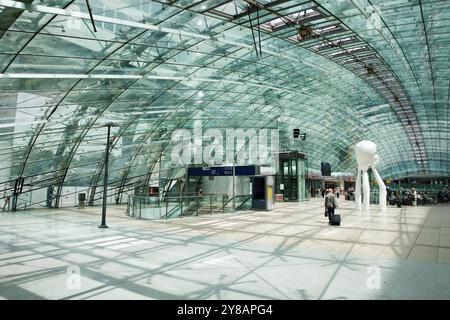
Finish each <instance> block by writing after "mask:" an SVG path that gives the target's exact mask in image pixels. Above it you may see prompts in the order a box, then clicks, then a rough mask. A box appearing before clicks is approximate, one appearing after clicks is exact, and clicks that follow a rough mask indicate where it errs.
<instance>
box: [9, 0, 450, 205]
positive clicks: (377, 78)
mask: <svg viewBox="0 0 450 320" xmlns="http://www.w3.org/2000/svg"><path fill="white" fill-rule="evenodd" d="M0 21H1V22H0V71H1V72H0V164H1V166H0V190H4V191H6V193H8V192H9V193H15V194H16V195H19V194H20V193H21V192H26V191H28V190H44V191H45V190H51V189H53V188H54V189H55V192H54V194H53V191H51V193H52V194H53V195H52V199H53V205H54V206H58V204H59V201H60V199H61V197H63V196H64V194H65V192H66V191H65V188H68V187H73V186H80V187H85V188H86V191H87V192H88V193H89V200H90V202H91V203H93V202H94V201H96V200H97V199H99V198H101V196H102V195H101V192H99V190H100V188H99V187H100V186H101V183H102V182H101V181H102V180H103V179H102V177H103V170H104V166H103V157H104V143H105V142H104V141H105V134H106V131H105V129H104V127H103V125H104V124H105V123H109V122H114V123H117V124H119V126H120V127H118V128H112V129H111V130H112V134H113V135H114V136H115V140H114V142H113V144H112V153H111V158H110V162H111V168H110V179H109V181H110V189H111V190H110V191H109V192H108V193H111V194H113V195H115V196H116V197H117V198H118V199H119V198H120V197H121V194H122V193H123V192H125V191H127V190H129V189H133V188H134V187H136V186H142V185H145V184H147V183H148V182H149V181H150V180H151V177H152V175H154V174H155V173H156V171H158V170H159V171H161V172H160V173H159V174H160V175H162V176H163V177H167V176H169V175H170V172H173V168H171V169H170V170H169V169H163V168H162V166H160V165H157V162H158V161H163V162H164V161H168V160H167V154H170V151H171V149H172V146H173V143H171V140H170V137H171V134H172V133H173V132H174V130H176V129H178V128H188V129H189V128H193V123H194V120H195V117H196V116H198V115H199V112H201V117H203V118H204V119H205V121H204V126H205V129H207V128H224V127H230V128H233V127H243V128H262V127H264V126H266V125H267V120H268V119H272V118H274V117H277V119H278V124H279V127H280V129H281V130H285V131H286V132H291V130H292V128H298V127H300V128H302V130H303V132H306V133H307V137H308V139H307V142H306V143H304V144H303V147H304V150H303V151H304V152H306V153H307V154H308V156H309V161H308V165H309V166H310V168H312V169H318V168H319V167H320V162H321V161H327V162H330V163H332V164H333V165H334V167H335V168H336V170H339V171H343V172H349V171H352V170H353V168H354V167H355V162H354V160H353V158H352V151H351V150H352V146H353V145H354V144H355V143H356V142H357V141H359V140H361V139H370V140H372V141H374V142H376V143H377V145H378V146H379V155H380V157H381V158H382V166H381V167H380V168H379V170H380V173H381V174H382V176H383V177H387V178H388V177H392V178H395V177H405V176H411V175H414V176H418V175H423V176H439V175H444V176H448V175H449V172H450V164H449V126H448V123H449V118H448V116H449V111H448V110H449V104H450V100H449V95H450V92H449V90H450V83H449V78H448V74H450V70H449V68H450V63H449V59H448V52H449V48H450V3H449V2H448V1H430V0H418V1H403V0H390V1H381V0H348V1H344V0H342V1H326V0H317V1H294V0H276V1H270V0H257V1H255V0H232V1H230V0H229V1H224V0H203V1H197V0H192V1H181V0H178V1H176V0H175V1H147V0H145V1H144V0H123V1H118V0H115V1H106V0H90V1H89V2H88V1H86V0H62V1H56V2H55V1H50V0H43V1H39V2H38V1H31V0H30V1H7V0H0ZM281 143H282V144H283V143H284V144H287V145H288V144H289V143H291V141H289V139H285V140H284V141H281ZM19 186H20V187H19ZM24 186H26V188H25V189H24ZM49 192H50V191H49ZM44 193H45V192H44ZM2 196H3V192H2V194H0V197H2ZM45 200H46V199H45V196H42V197H41V199H35V201H36V202H45Z"/></svg>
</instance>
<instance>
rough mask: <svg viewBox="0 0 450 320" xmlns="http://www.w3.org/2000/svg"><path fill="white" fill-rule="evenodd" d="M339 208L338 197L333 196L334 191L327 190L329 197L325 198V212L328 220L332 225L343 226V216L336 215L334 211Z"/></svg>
mask: <svg viewBox="0 0 450 320" xmlns="http://www.w3.org/2000/svg"><path fill="white" fill-rule="evenodd" d="M337 207H338V203H337V200H336V197H335V196H334V194H333V190H332V189H328V190H327V195H326V196H325V210H326V213H327V215H328V220H329V223H330V225H337V226H339V225H341V216H340V215H338V214H334V210H335V209H336V208H337Z"/></svg>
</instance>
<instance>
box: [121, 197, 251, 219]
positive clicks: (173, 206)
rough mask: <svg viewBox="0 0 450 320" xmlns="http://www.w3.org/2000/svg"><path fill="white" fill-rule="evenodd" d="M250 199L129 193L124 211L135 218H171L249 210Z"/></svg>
mask: <svg viewBox="0 0 450 320" xmlns="http://www.w3.org/2000/svg"><path fill="white" fill-rule="evenodd" d="M251 199H252V196H251V195H239V196H235V197H234V201H233V198H232V197H229V196H228V195H226V194H203V195H183V196H169V197H164V198H162V199H160V198H158V197H148V196H140V195H129V196H128V204H127V211H126V212H127V215H128V216H130V217H134V218H137V219H171V218H177V217H188V216H198V215H204V214H213V213H218V212H220V213H226V212H233V211H239V210H249V209H250V208H251ZM233 205H234V210H233Z"/></svg>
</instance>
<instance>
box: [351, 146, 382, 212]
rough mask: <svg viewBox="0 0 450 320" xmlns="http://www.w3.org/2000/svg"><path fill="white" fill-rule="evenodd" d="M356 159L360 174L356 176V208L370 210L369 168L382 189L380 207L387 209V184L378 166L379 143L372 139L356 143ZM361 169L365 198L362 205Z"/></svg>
mask: <svg viewBox="0 0 450 320" xmlns="http://www.w3.org/2000/svg"><path fill="white" fill-rule="evenodd" d="M355 154H356V161H357V162H358V175H357V178H356V188H355V201H356V208H357V209H358V210H361V209H362V210H363V211H369V201H370V196H369V195H370V185H369V176H368V174H367V170H368V169H369V168H371V169H372V172H373V174H374V176H375V179H376V180H377V183H378V187H379V189H380V200H379V204H380V209H381V210H382V211H385V210H386V186H385V185H384V183H383V179H381V176H380V174H379V173H378V171H377V169H376V167H377V166H378V162H379V158H378V155H377V145H376V144H375V143H373V142H372V141H367V140H364V141H360V142H358V143H357V144H356V145H355ZM361 171H362V178H363V185H362V188H363V192H364V199H363V202H362V207H361Z"/></svg>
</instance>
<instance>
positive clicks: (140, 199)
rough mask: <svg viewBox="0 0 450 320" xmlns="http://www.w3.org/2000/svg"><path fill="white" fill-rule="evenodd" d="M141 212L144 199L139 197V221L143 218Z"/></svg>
mask: <svg viewBox="0 0 450 320" xmlns="http://www.w3.org/2000/svg"><path fill="white" fill-rule="evenodd" d="M141 211H142V198H141V197H139V219H140V218H141Z"/></svg>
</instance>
